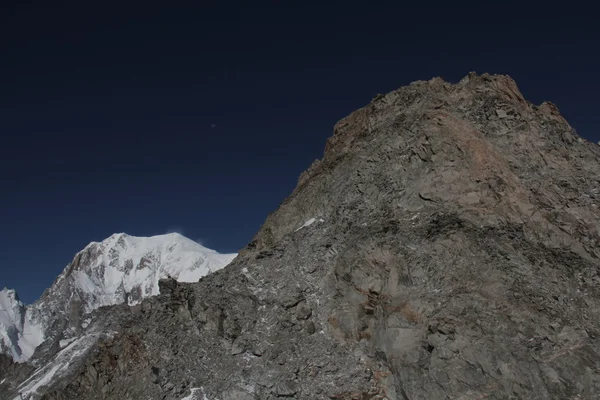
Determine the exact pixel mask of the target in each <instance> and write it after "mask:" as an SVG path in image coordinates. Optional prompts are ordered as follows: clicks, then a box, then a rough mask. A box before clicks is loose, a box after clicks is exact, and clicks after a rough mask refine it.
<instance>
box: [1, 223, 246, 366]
mask: <svg viewBox="0 0 600 400" xmlns="http://www.w3.org/2000/svg"><path fill="white" fill-rule="evenodd" d="M235 256H236V255H235V254H219V253H217V252H216V251H214V250H210V249H207V248H206V247H204V246H201V245H199V244H198V243H196V242H194V241H192V240H190V239H188V238H186V237H184V236H182V235H180V234H177V233H171V234H167V235H159V236H152V237H135V236H130V235H127V234H124V233H120V234H114V235H112V236H110V237H109V238H107V239H106V240H103V241H102V242H100V243H98V242H92V243H90V244H89V245H87V246H86V247H85V248H84V249H83V250H82V251H80V252H79V253H77V254H76V256H75V258H74V259H73V261H72V262H71V263H70V264H69V265H68V266H67V267H66V268H65V269H64V271H63V272H62V273H61V274H60V275H59V276H58V278H57V279H56V281H55V282H54V283H53V285H52V286H51V287H50V288H49V289H48V290H46V291H45V292H44V294H43V295H42V297H41V298H40V299H39V300H38V301H36V302H35V303H34V304H32V305H30V306H25V305H23V304H22V303H21V302H20V301H19V300H18V297H17V295H16V293H15V292H14V291H12V290H7V289H5V290H3V291H2V292H0V306H1V307H2V309H0V338H1V341H0V349H1V350H2V352H3V353H5V354H8V355H10V356H11V357H12V358H13V359H14V360H15V361H26V360H28V359H29V358H30V357H31V356H32V355H33V352H34V350H35V349H36V348H37V346H39V345H40V344H41V343H42V342H44V341H46V340H47V339H48V338H49V337H52V336H60V340H63V343H64V342H65V341H68V340H70V338H72V337H76V336H77V334H78V333H79V332H80V331H81V329H82V328H81V326H80V325H81V323H82V322H83V321H84V316H85V315H86V314H89V313H90V312H92V311H94V310H96V309H97V308H100V307H104V306H111V305H116V304H123V303H125V304H129V305H135V304H138V303H139V302H141V301H142V299H143V298H145V297H148V296H155V295H157V294H158V293H159V288H158V281H159V280H160V279H162V278H166V277H172V278H174V279H176V280H179V281H181V282H197V281H198V279H200V278H201V277H203V276H205V275H207V274H209V273H211V272H214V271H216V270H218V269H220V268H223V267H224V266H225V265H227V264H229V263H230V262H231V260H233V258H234V257H235ZM57 323H58V324H57ZM53 325H54V328H53V327H52V326H53ZM58 327H60V329H58Z"/></svg>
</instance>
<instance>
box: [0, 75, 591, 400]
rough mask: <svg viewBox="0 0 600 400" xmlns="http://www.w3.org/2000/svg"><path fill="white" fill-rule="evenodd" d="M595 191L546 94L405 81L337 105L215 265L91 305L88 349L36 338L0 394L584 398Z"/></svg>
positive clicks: (56, 398) (491, 80) (58, 398)
mask: <svg viewBox="0 0 600 400" xmlns="http://www.w3.org/2000/svg"><path fill="white" fill-rule="evenodd" d="M599 204H600V147H599V146H597V145H596V144H593V143H590V142H588V141H586V140H585V139H583V138H581V137H579V136H578V135H577V134H576V132H575V131H574V130H573V129H572V127H571V126H569V124H568V123H567V121H565V119H564V118H563V117H562V116H561V115H560V113H559V111H558V108H557V107H556V106H555V105H554V104H552V103H543V104H541V105H534V104H531V103H529V102H528V101H526V100H525V99H524V97H523V96H522V94H521V93H520V91H519V89H518V87H517V85H516V84H515V82H514V81H513V80H512V79H511V78H510V77H508V76H503V75H488V74H484V75H476V74H469V75H468V76H466V77H465V78H464V79H462V80H461V81H460V82H458V83H456V84H451V83H448V82H444V81H443V80H442V79H440V78H435V79H432V80H429V81H418V82H414V83H412V84H410V85H408V86H406V87H403V88H400V89H398V90H395V91H393V92H391V93H388V94H386V95H380V96H377V97H376V98H375V99H373V100H372V101H371V102H370V104H368V105H367V106H365V107H363V108H361V109H360V110H357V111H355V112H353V113H352V114H350V115H349V116H348V117H346V118H344V119H343V120H341V121H340V122H339V123H338V124H337V125H336V126H335V128H334V133H333V136H332V137H331V138H330V139H329V140H328V141H327V144H326V146H325V154H324V156H323V158H322V159H321V160H318V161H315V162H314V163H313V164H312V165H311V166H310V168H309V169H308V170H307V171H306V172H305V173H303V174H302V175H301V176H300V179H299V181H298V185H297V187H296V189H295V190H294V191H293V193H292V194H291V195H290V196H289V197H288V198H287V199H285V200H284V201H283V202H282V204H281V205H280V206H279V208H278V209H277V210H275V211H274V212H273V213H272V214H271V215H269V217H268V218H267V220H266V221H265V223H264V224H263V226H262V227H261V229H260V230H259V232H258V233H257V234H256V236H255V237H254V238H253V240H252V241H251V242H250V243H249V244H248V246H247V247H246V248H244V249H243V250H242V251H241V252H240V254H239V255H238V257H236V259H235V260H234V261H233V262H232V263H231V264H229V265H228V266H227V267H226V268H224V269H221V270H219V271H217V272H215V273H213V274H210V275H208V276H206V277H204V278H202V279H201V280H200V281H199V282H197V283H177V282H175V281H174V280H161V281H159V282H158V286H159V288H160V295H159V296H154V297H149V298H146V299H144V301H142V302H141V304H139V305H138V306H136V307H128V306H126V305H121V306H112V307H110V308H102V309H98V310H96V311H94V312H93V313H92V315H93V318H92V320H91V321H90V323H89V325H88V326H87V327H86V328H85V330H84V331H82V332H81V333H80V334H78V336H77V339H76V340H77V342H74V343H73V344H72V346H80V344H79V343H82V342H83V341H89V342H90V343H92V344H90V346H91V347H90V348H91V350H88V351H81V352H74V351H71V350H69V351H66V349H68V347H67V348H65V349H63V350H60V349H55V350H54V351H48V352H47V353H43V354H42V352H37V351H36V357H38V356H37V354H38V353H39V354H40V356H39V357H38V358H37V361H36V362H38V363H39V364H38V365H39V367H38V369H36V370H35V371H33V370H32V369H30V370H24V369H23V368H25V367H26V365H25V366H8V367H6V368H5V370H6V371H7V372H6V374H5V375H4V376H6V378H5V379H6V381H5V382H4V383H3V384H0V397H2V398H9V399H12V398H16V399H18V397H17V396H18V394H19V393H21V394H24V395H31V396H34V397H35V396H37V397H39V398H42V399H44V400H69V399H82V398H85V399H146V398H152V399H169V400H181V399H186V400H197V399H209V400H214V399H220V400H251V399H276V398H288V399H338V400H352V399H362V400H366V399H379V400H383V399H389V400H417V399H428V400H446V399H464V400H467V399H473V400H474V399H498V400H500V399H525V398H526V399H540V400H541V399H557V400H558V399H591V398H595V397H597V396H598V394H599V393H600V368H599V366H600V330H599V329H598V327H599V326H600V290H599V288H600V210H599ZM98 332H103V333H104V334H103V335H99V334H98ZM70 346H71V345H70ZM77 348H79V347H77ZM73 354H76V356H75V355H73ZM62 365H68V368H67V367H64V368H63V367H61V366H62ZM56 371H60V373H57V372H56ZM11 396H13V397H11Z"/></svg>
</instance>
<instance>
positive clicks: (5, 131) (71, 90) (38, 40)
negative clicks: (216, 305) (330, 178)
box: [0, 0, 600, 302]
mask: <svg viewBox="0 0 600 400" xmlns="http://www.w3.org/2000/svg"><path fill="white" fill-rule="evenodd" d="M89 3H91V2H86V1H77V2H49V1H44V2H35V1H25V0H18V1H10V0H5V1H2V2H1V5H0V179H1V181H0V182H1V185H2V186H1V188H2V189H1V191H0V287H2V286H7V287H11V288H16V289H17V291H18V292H19V294H20V295H21V298H22V299H23V300H24V301H25V302H32V301H33V300H35V299H36V298H37V297H38V296H39V295H40V294H41V292H42V291H43V289H45V288H46V287H48V286H49V285H50V284H51V283H52V281H53V279H54V278H55V277H56V275H58V274H59V273H60V271H61V270H62V269H63V268H64V267H65V265H66V264H67V263H68V262H69V261H70V260H71V259H72V257H73V255H74V254H75V253H76V252H77V251H79V250H80V249H82V248H83V247H84V246H85V245H86V244H87V243H88V242H90V241H93V240H95V241H99V240H102V239H104V238H106V237H108V236H110V235H111V234H112V233H114V232H127V233H129V234H133V235H141V236H145V235H154V234H161V233H166V232H170V231H178V232H180V233H183V234H184V235H186V236H188V237H190V238H191V239H194V240H199V241H201V242H202V243H203V244H204V245H206V246H208V247H211V248H214V249H216V250H219V251H221V252H232V251H237V250H238V249H239V248H241V247H243V246H244V245H245V244H246V243H247V242H248V241H249V240H250V239H251V237H252V236H253V234H254V233H255V232H256V231H257V230H258V228H259V227H260V225H261V223H262V222H263V221H264V219H265V217H266V216H267V214H268V213H269V212H271V211H272V210H274V209H275V208H276V207H277V206H278V204H279V203H280V202H281V201H282V200H283V199H284V198H285V197H286V196H287V195H288V194H289V193H290V192H291V191H292V190H293V188H294V186H295V184H296V180H297V178H298V176H299V174H300V173H301V172H302V171H303V170H304V169H306V168H307V167H308V166H309V165H310V163H311V162H312V161H313V160H314V159H315V158H318V157H320V156H321V155H322V151H323V148H324V144H325V140H326V139H327V137H329V136H330V135H331V133H332V128H333V125H334V123H335V122H336V121H337V120H339V119H340V118H342V117H344V116H345V115H347V114H348V113H350V112H351V111H353V110H355V109H357V108H358V107H361V106H363V105H365V104H367V103H368V102H369V101H370V100H371V98H373V97H374V96H375V95H376V94H378V93H386V92H388V91H391V90H393V89H396V88H398V87H400V86H403V85H406V84H408V83H410V82H411V81H414V80H418V79H429V78H431V77H434V76H442V77H443V78H445V79H446V80H448V81H458V80H459V79H460V78H461V77H463V76H464V75H466V74H467V73H468V72H469V71H477V72H478V73H482V72H490V73H503V74H510V75H511V76H512V77H513V78H514V79H515V80H516V81H517V83H518V84H519V86H520V88H521V91H522V92H523V93H524V95H525V96H526V97H527V98H528V99H529V100H531V101H532V102H534V103H541V102H542V101H543V100H550V101H553V102H554V103H556V104H557V105H558V106H559V108H560V110H561V111H562V113H563V114H564V115H565V116H566V117H567V119H568V120H569V122H570V123H571V124H572V125H573V126H574V127H575V128H576V129H577V130H578V132H579V133H580V134H581V135H582V136H584V137H586V138H588V139H590V140H593V141H598V140H600V127H599V126H598V115H599V113H598V109H599V107H600V101H599V100H598V99H599V98H600V97H599V93H600V80H599V79H598V71H600V51H599V50H600V49H599V47H600V45H599V43H600V24H598V23H597V14H596V12H595V10H594V9H593V8H592V7H593V6H591V5H590V6H589V7H590V8H588V9H586V8H582V7H581V6H577V5H576V4H575V3H574V2H560V3H557V4H559V5H557V6H555V5H554V3H553V2H548V1H545V2H537V3H536V2H524V1H519V2H514V3H511V2H493V3H491V4H488V2H483V1H478V2H471V3H468V2H462V3H461V2H450V1H444V2H431V1H429V2H428V1H422V2H413V5H411V6H406V5H402V4H404V3H406V2H400V1H393V2H370V1H359V2H352V1H344V2H335V1H327V2H326V1H319V2H310V1H302V2H300V1H297V2H296V1H284V0H279V1H252V2H249V1H243V2H241V1H240V2H231V1H214V2H212V1H211V2H209V1H195V2H187V3H184V2H164V1H163V2H138V3H136V2H133V1H121V2H110V1H103V2H94V3H95V4H96V5H90V4H89ZM590 3H591V2H590ZM57 4H60V5H57ZM176 4H177V6H176ZM184 4H187V5H184Z"/></svg>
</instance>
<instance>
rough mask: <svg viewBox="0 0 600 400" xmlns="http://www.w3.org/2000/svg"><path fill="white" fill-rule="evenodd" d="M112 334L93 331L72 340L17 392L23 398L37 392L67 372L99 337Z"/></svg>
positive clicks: (17, 399) (17, 398)
mask: <svg viewBox="0 0 600 400" xmlns="http://www.w3.org/2000/svg"><path fill="white" fill-rule="evenodd" d="M112 334H113V332H110V333H108V334H103V333H94V334H90V335H85V336H83V337H81V338H79V339H77V340H75V341H72V343H71V344H69V345H67V346H66V347H65V348H64V349H62V350H61V351H60V352H58V354H56V356H55V357H54V359H53V360H52V361H50V362H49V363H48V364H46V365H45V366H43V367H41V368H39V369H37V370H36V371H35V372H34V373H33V374H32V375H31V376H30V377H29V378H28V379H27V380H26V381H24V382H23V383H22V384H21V385H20V386H19V387H18V388H17V392H18V393H19V394H20V395H22V396H23V398H25V399H26V398H27V397H28V396H32V395H35V394H37V393H38V389H40V388H42V387H44V386H47V385H48V384H50V383H51V382H52V381H53V380H54V378H55V377H58V376H61V375H63V374H64V373H67V372H68V370H69V366H70V365H71V364H73V363H74V362H76V361H77V360H78V359H80V357H81V356H82V355H84V354H85V353H86V352H87V351H88V350H89V349H90V348H91V347H92V345H93V344H94V343H95V342H96V341H97V340H98V339H99V338H100V337H102V336H104V337H108V336H111V335H112ZM13 400H20V397H19V396H17V397H15V398H14V399H13Z"/></svg>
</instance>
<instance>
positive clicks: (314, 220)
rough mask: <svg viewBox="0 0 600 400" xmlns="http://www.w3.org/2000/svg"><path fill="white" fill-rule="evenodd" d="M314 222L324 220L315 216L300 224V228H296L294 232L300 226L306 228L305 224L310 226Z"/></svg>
mask: <svg viewBox="0 0 600 400" xmlns="http://www.w3.org/2000/svg"><path fill="white" fill-rule="evenodd" d="M315 222H325V221H324V220H322V219H321V218H319V219H316V218H311V219H309V220H308V221H306V222H305V223H304V225H302V226H301V227H300V228H298V229H296V230H295V232H298V231H299V230H300V229H302V228H306V227H307V226H311V225H312V224H314V223H315Z"/></svg>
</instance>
